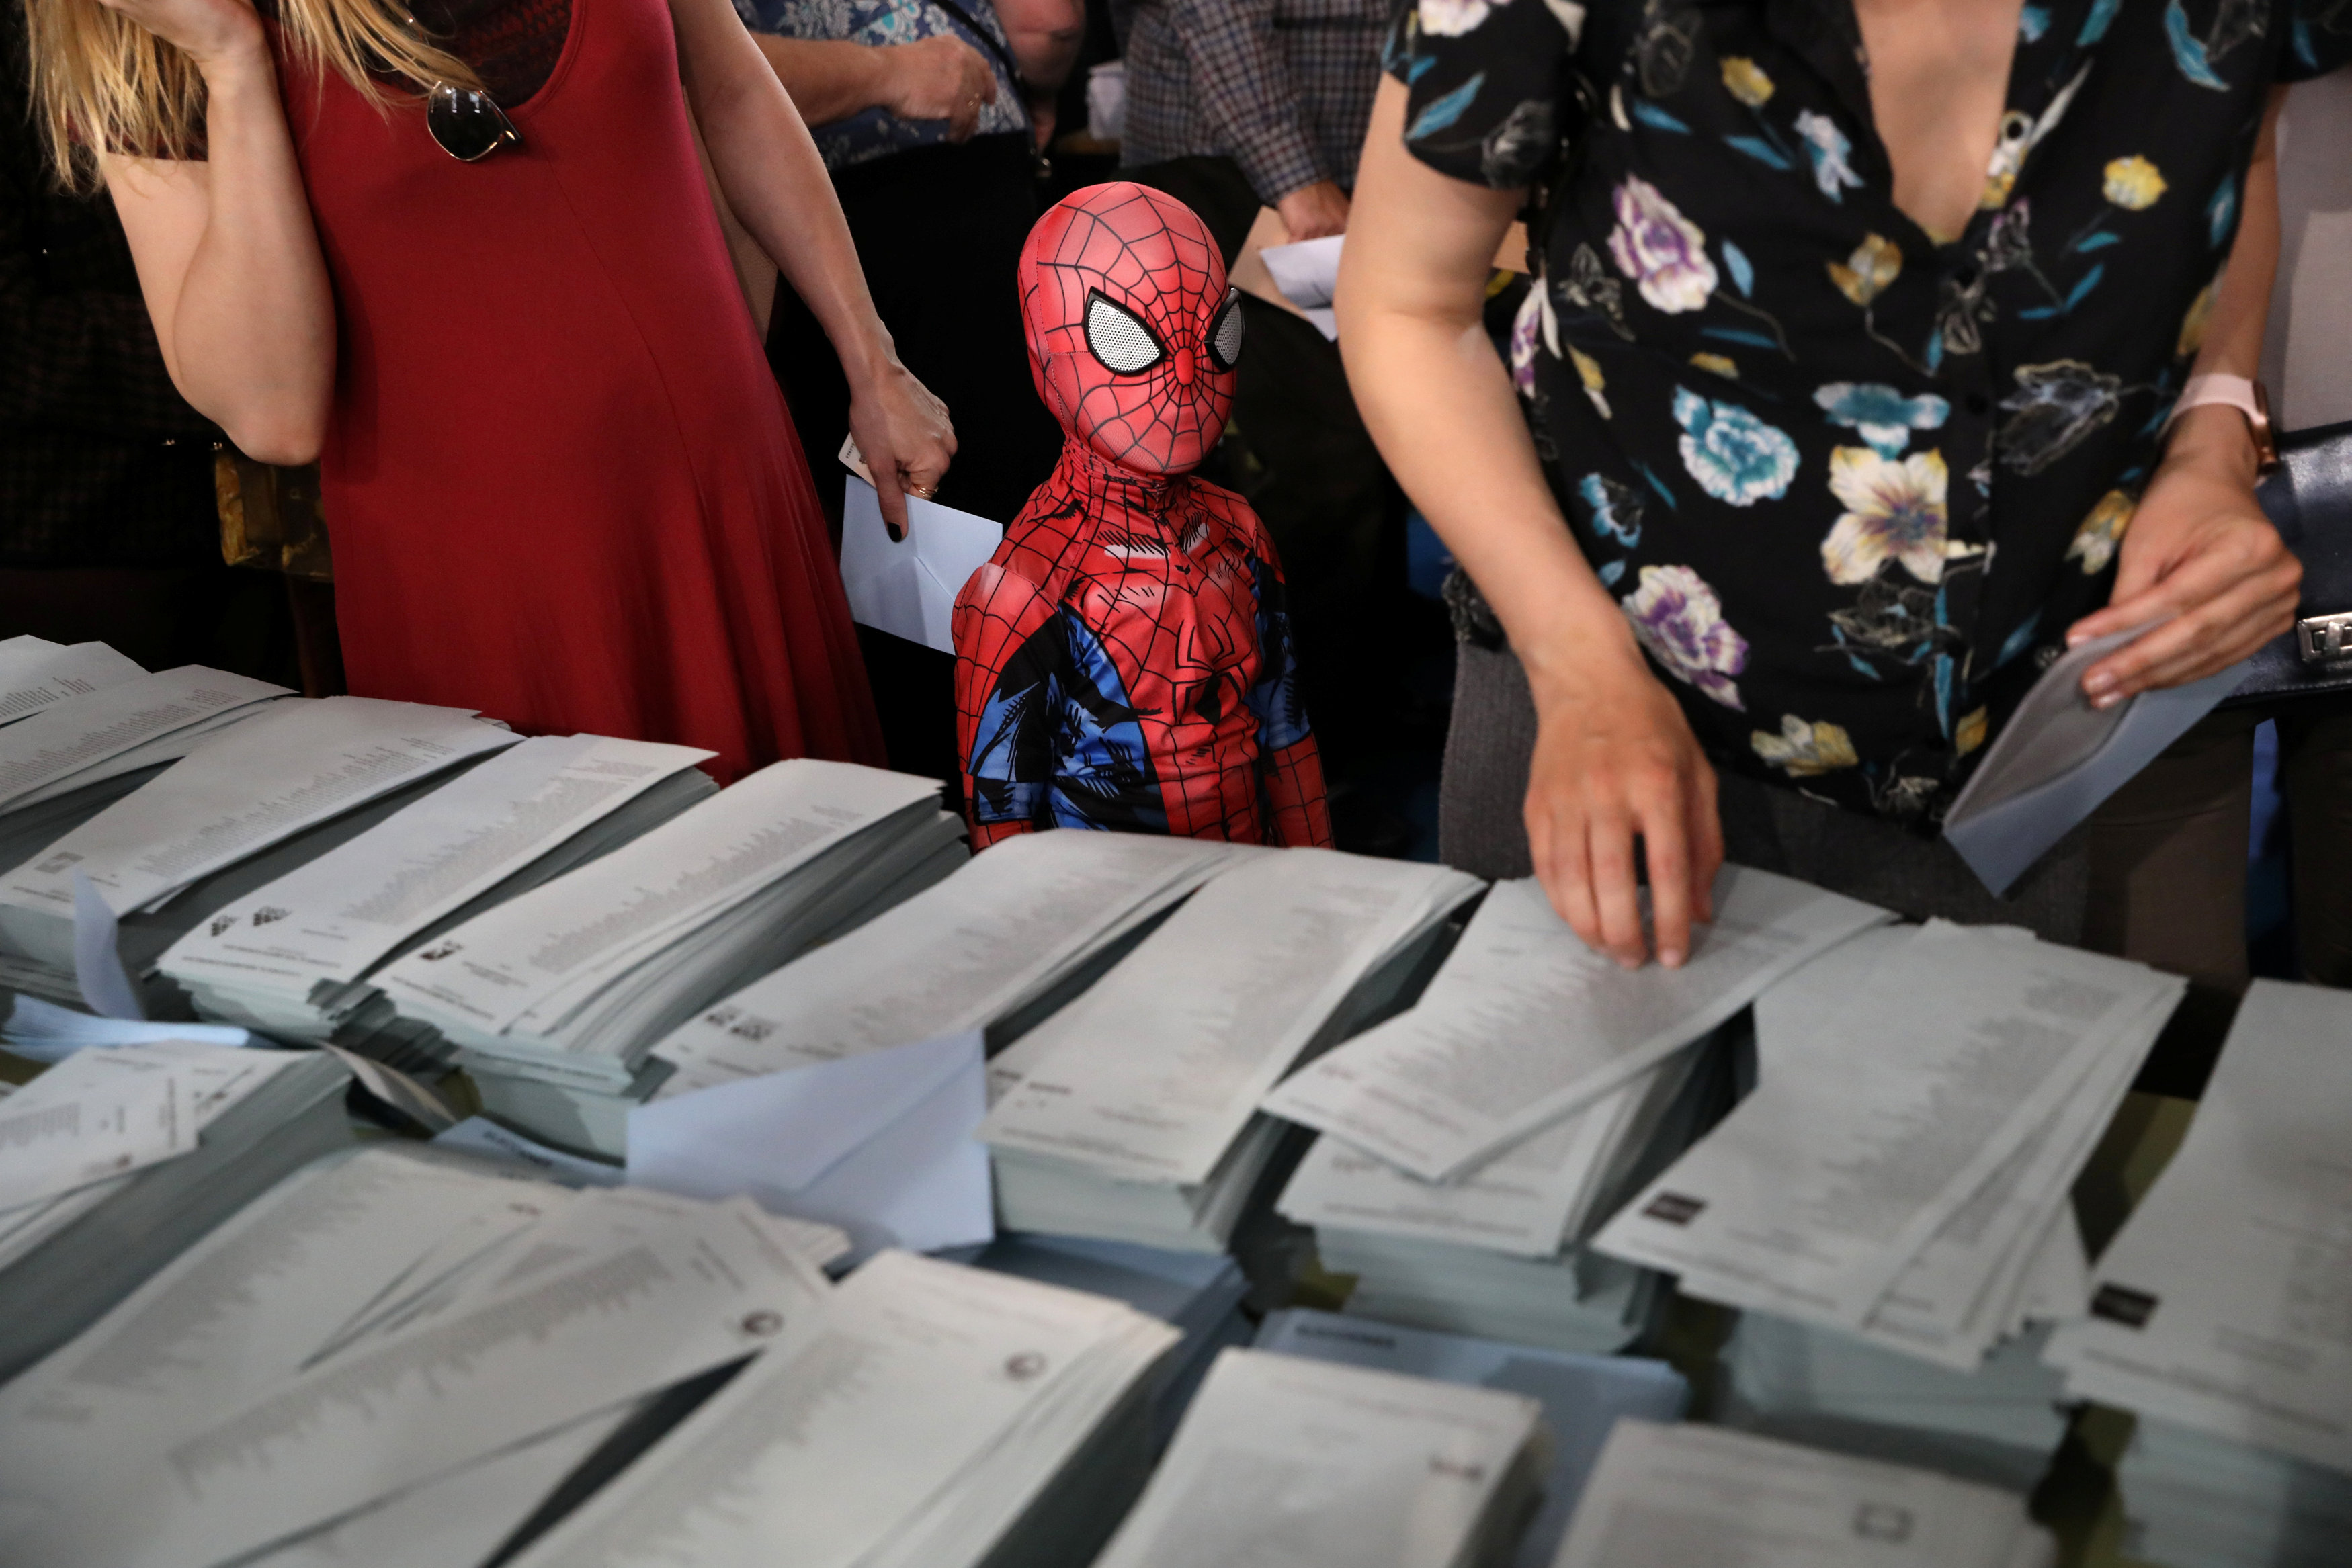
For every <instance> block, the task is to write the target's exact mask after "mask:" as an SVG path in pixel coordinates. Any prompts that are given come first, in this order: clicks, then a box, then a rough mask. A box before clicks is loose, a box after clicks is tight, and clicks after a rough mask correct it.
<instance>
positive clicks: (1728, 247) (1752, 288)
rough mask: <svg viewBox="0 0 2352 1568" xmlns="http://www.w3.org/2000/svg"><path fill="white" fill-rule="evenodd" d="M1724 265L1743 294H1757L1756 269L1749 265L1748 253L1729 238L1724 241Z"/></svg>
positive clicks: (1750, 295)
mask: <svg viewBox="0 0 2352 1568" xmlns="http://www.w3.org/2000/svg"><path fill="white" fill-rule="evenodd" d="M1723 266H1724V269H1725V270H1726V271H1727V272H1729V273H1730V274H1731V281H1732V283H1733V284H1734V285H1736V286H1737V287H1738V289H1739V292H1740V293H1741V294H1742V295H1744V296H1749V297H1752V296H1753V295H1754V294H1755V292H1756V269H1755V268H1754V267H1750V266H1749V265H1748V253H1747V252H1746V251H1744V250H1742V249H1740V248H1739V247H1738V246H1736V245H1734V244H1732V243H1731V242H1730V241H1729V240H1725V241H1724V242H1723Z"/></svg>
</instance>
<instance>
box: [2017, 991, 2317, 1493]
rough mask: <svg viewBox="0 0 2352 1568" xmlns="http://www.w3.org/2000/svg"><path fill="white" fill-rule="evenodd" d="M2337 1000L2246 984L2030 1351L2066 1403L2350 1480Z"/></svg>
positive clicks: (2313, 992) (2312, 994) (2315, 994)
mask: <svg viewBox="0 0 2352 1568" xmlns="http://www.w3.org/2000/svg"><path fill="white" fill-rule="evenodd" d="M2347 1041H2352V994H2347V993H2346V992H2344V991H2340V990H2334V989H2329V988H2324V987H2319V986H2299V985H2289V984H2286V983H2284V982H2281V981H2276V980H2257V981H2255V982H2254V984H2253V987H2252V989H2251V990H2249V991H2248V992H2247V993H2246V999H2245V1001H2244V1002H2243V1003H2242V1004H2241V1005H2240V1007H2239V1009H2238V1016H2237V1020H2236V1022H2235V1023H2233V1024H2232V1025H2231V1030H2230V1036H2229V1040H2228V1041H2227V1042H2226V1043H2225V1044H2224V1045H2223V1047H2222V1049H2221V1060H2220V1061H2219V1062H2218V1063H2216V1065H2215V1067H2214V1070H2213V1076H2212V1078H2211V1080H2210V1082H2208V1083H2207V1084H2206V1087H2205V1094H2204V1097H2203V1099H2202V1100H2201V1101H2200V1103H2199V1104H2198V1107H2197V1114H2196V1117H2195V1119H2194V1120H2192V1121H2191V1122H2190V1123H2189V1135H2188V1137H2187V1138H2186V1139H2184V1140H2183V1142H2182V1143H2181V1145H2180V1149H2179V1152H2178V1153H2177V1154H2175V1155H2173V1156H2172V1161H2171V1163H2170V1164H2169V1165H2168V1166H2166V1167H2165V1171H2164V1174H2163V1175H2162V1176H2159V1177H2158V1179H2157V1183H2156V1186H2155V1187H2154V1188H2153V1189H2152V1190H2151V1191H2150V1192H2149V1193H2148V1195H2147V1197H2146V1198H2145V1199H2143V1200H2142V1201H2141V1203H2140V1205H2139V1207H2137V1208H2136V1209H2134V1210H2133V1211H2132V1215H2131V1218H2129V1219H2128V1220H2126V1222H2125V1225H2124V1228H2123V1230H2122V1232H2121V1233H2120V1234H2119V1235H2117V1236H2116V1239H2115V1240H2114V1241H2113V1242H2112V1243H2110V1244H2109V1246H2108V1247H2107V1249H2106V1251H2105V1253H2104V1254H2103V1255H2102V1256H2101V1257H2100V1259H2099V1262H2098V1267H2097V1270H2096V1272H2095V1278H2094V1281H2093V1294H2092V1298H2091V1315H2090V1316H2089V1318H2087V1319H2086V1320H2084V1321H2082V1322H2074V1323H2070V1324H2067V1325H2065V1326H2064V1327H2063V1328H2061V1329H2060V1330H2059V1332H2058V1333H2057V1334H2056V1335H2054V1336H2053V1339H2052V1340H2051V1343H2050V1348H2049V1351H2048V1352H2047V1359H2048V1360H2049V1361H2050V1362H2051V1363H2052V1364H2054V1365H2057V1366H2061V1367H2063V1368H2064V1369H2065V1370H2066V1375H2067V1376H2066V1386H2067V1390H2068V1392H2069V1393H2070V1394H2073V1395H2074V1396H2076V1397H2079V1398H2089V1399H2095V1400H2097V1401H2099V1402H2100V1403H2102V1404H2106V1405H2115V1406H2122V1407H2123V1408H2125V1409H2128V1410H2137V1411H2139V1412H2141V1413H2143V1414H2146V1415H2148V1416H2158V1417H2159V1418H2161V1419H2164V1420H2168V1421H2173V1422H2178V1423H2179V1424H2180V1425H2181V1426H2184V1427H2194V1428H2196V1429H2197V1430H2199V1431H2200V1432H2204V1433H2207V1434H2210V1435H2211V1436H2214V1437H2221V1438H2226V1439H2229V1440H2231V1441H2232V1442H2236V1443H2242V1444H2245V1445H2249V1446H2251V1447H2253V1448H2266V1449H2269V1450H2272V1451H2273V1452H2274V1453H2278V1454H2284V1455H2290V1456H2293V1457H2294V1458H2300V1459H2304V1460H2306V1461H2308V1462H2310V1463H2312V1464H2315V1465H2320V1466H2325V1467H2326V1468H2328V1469H2335V1470H2339V1471H2346V1472H2352V1318H2347V1302H2352V1164H2347V1160H2346V1157H2345V1148H2346V1129H2347V1127H2352V1074H2347V1072H2346V1071H2345V1050H2346V1046H2347Z"/></svg>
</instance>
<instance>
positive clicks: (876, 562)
mask: <svg viewBox="0 0 2352 1568" xmlns="http://www.w3.org/2000/svg"><path fill="white" fill-rule="evenodd" d="M843 483H844V484H845V486H847V490H846V492H845V495H844V496H843V497H842V507H841V585H842V587H843V588H844V589H845V590H846V591H848V594H849V614H850V619H852V620H854V621H856V622H858V623H859V624H860V625H864V626H871V627H873V628H874V629H875V630H876V631H877V632H889V633H890V634H891V635H892V636H894V637H904V638H905V639H906V640H907V641H908V642H909V643H922V644H923V645H924V646H925V647H927V648H936V649H938V650H939V651H940V653H954V652H955V632H954V631H953V630H952V628H951V627H950V625H949V622H950V619H951V618H952V616H953V613H954V611H955V601H956V595H957V594H959V593H961V592H962V591H963V585H964V583H965V581H966V580H969V579H970V578H971V574H972V573H973V572H975V571H978V570H980V569H981V568H982V567H983V566H985V565H987V564H988V558H989V557H990V556H992V555H994V554H995V553H996V547H997V546H998V545H1000V544H1002V543H1003V541H1004V527H1003V524H1001V523H992V522H990V521H989V520H988V519H987V518H986V517H974V516H972V514H971V513H970V512H959V511H957V510H956V509H955V508H954V507H942V506H940V504H939V503H938V502H937V501H926V500H924V499H923V498H922V497H919V496H913V495H910V496H908V497H907V537H906V538H903V539H893V538H891V537H890V531H889V529H888V528H886V527H885V526H884V525H883V522H882V498H881V497H879V496H877V495H876V494H875V492H874V486H872V485H871V484H869V483H867V482H866V480H864V479H860V478H858V477H856V476H855V475H852V476H848V477H846V478H845V479H844V481H843Z"/></svg>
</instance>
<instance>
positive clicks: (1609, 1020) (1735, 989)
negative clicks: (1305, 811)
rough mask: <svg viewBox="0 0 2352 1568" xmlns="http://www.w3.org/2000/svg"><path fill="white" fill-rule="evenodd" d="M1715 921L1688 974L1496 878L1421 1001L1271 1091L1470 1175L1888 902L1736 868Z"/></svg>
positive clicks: (1427, 1171) (1331, 1122)
mask: <svg viewBox="0 0 2352 1568" xmlns="http://www.w3.org/2000/svg"><path fill="white" fill-rule="evenodd" d="M1715 913H1716V918H1715V923H1714V924H1713V925H1708V926H1706V927H1704V928H1703V935H1702V936H1700V937H1699V939H1698V941H1697V942H1696V944H1695V950H1694V951H1693V953H1692V954H1691V956H1690V960H1689V962H1687V963H1686V964H1685V965H1684V966H1683V967H1681V968H1679V969H1664V968H1657V967H1648V968H1643V969H1639V970H1633V971H1628V970H1625V969H1621V968H1620V967H1617V965H1616V964H1614V963H1612V961H1611V960H1609V959H1608V958H1606V957H1603V956H1601V955H1600V954H1597V953H1595V952H1593V951H1592V950H1591V949H1590V948H1588V947H1586V946H1584V944H1583V943H1582V942H1580V941H1579V940H1578V939H1577V936H1576V934H1575V933H1574V932H1572V931H1570V929H1569V927H1568V925H1567V923H1566V922H1565V921H1563V920H1561V919H1560V918H1559V915H1556V914H1554V913H1553V911H1552V908H1551V905H1550V904H1549V902H1548V901H1547V900H1546V899H1545V897H1544V894H1543V890H1542V888H1541V887H1539V886H1538V884H1537V883H1536V882H1535V881H1534V880H1533V879H1532V878H1528V879H1526V880H1523V881H1519V882H1513V883H1502V884H1501V885H1499V886H1497V887H1496V889H1495V891H1494V892H1493V893H1492V894H1490V895H1489V896H1488V897H1487V899H1486V903H1485V904H1481V905H1480V906H1479V909H1478V913H1477V915H1475V917H1474V918H1473V919H1472V920H1471V922H1470V926H1469V929H1468V930H1466V931H1465V932H1464V933H1463V936H1462V940H1461V942H1460V943H1459V944H1458V945H1457V946H1455V947H1454V952H1453V953H1452V955H1451V956H1449V957H1448V958H1447V959H1446V962H1445V967H1444V968H1443V969H1441V970H1440V971H1439V972H1438V974H1437V977H1436V978H1435V979H1433V980H1432V981H1431V982H1430V985H1429V988H1428V990H1427V991H1425V992H1424V993H1423V996H1422V998H1421V1000H1420V1002H1419V1003H1418V1004H1416V1005H1415V1006H1414V1007H1413V1008H1412V1010H1411V1011H1409V1012H1406V1013H1404V1014H1402V1015H1401V1016H1399V1017H1397V1018H1395V1019H1391V1020H1390V1021H1389V1022H1388V1023H1386V1024H1384V1025H1382V1026H1381V1028H1378V1029H1375V1030H1368V1031H1367V1032H1365V1033H1364V1034H1362V1035H1360V1036H1358V1037H1357V1038H1356V1039H1354V1040H1349V1042H1348V1043H1347V1044H1346V1045H1344V1046H1342V1047H1341V1048H1339V1050H1337V1051H1332V1052H1330V1053H1329V1054H1328V1055H1327V1056H1324V1057H1322V1058H1321V1059H1320V1060H1318V1061H1316V1062H1315V1063H1313V1064H1312V1065H1311V1066H1309V1067H1307V1068H1306V1069H1305V1070H1303V1071H1299V1072H1297V1073H1295V1074H1293V1075H1292V1076H1291V1077H1290V1078H1289V1079H1287V1080H1286V1081H1285V1082H1283V1084H1282V1086H1281V1087H1280V1088H1279V1089H1276V1091H1275V1092H1273V1093H1271V1094H1269V1095H1268V1096H1267V1097H1266V1099H1265V1109H1266V1110H1268V1111H1270V1112H1272V1113H1274V1114H1276V1115H1277V1116H1282V1117H1286V1118H1287V1119H1288V1120H1290V1121H1293V1122H1302V1123H1305V1124H1307V1125H1308V1126H1310V1127H1314V1128H1318V1129H1319V1130H1320V1131H1322V1132H1325V1133H1329V1134H1334V1135H1335V1136H1337V1137H1339V1138H1340V1139H1342V1140H1343V1141H1345V1142H1347V1143H1349V1144H1351V1145H1354V1146H1356V1147H1357V1148H1359V1149H1361V1150H1363V1151H1364V1152H1365V1153H1367V1154H1372V1155H1379V1156H1380V1157H1381V1159H1384V1160H1386V1161H1388V1162H1389V1163H1390V1164H1391V1165H1394V1166H1401V1167H1402V1168H1403V1169H1405V1170H1407V1171H1410V1172H1411V1173H1412V1174H1413V1175H1414V1176H1421V1177H1423V1179H1425V1180H1429V1181H1446V1180H1451V1179H1453V1178H1454V1177H1456V1176H1462V1175H1464V1174H1465V1173H1466V1172H1468V1171H1470V1170H1471V1169H1473V1168H1475V1166H1480V1165H1483V1164H1484V1163H1486V1161H1488V1160H1491V1159H1493V1158H1494V1157H1495V1156H1496V1155H1498V1154H1500V1153H1502V1152H1503V1151H1504V1150H1505V1149H1506V1148H1507V1147H1509V1146H1510V1145H1513V1144H1515V1143H1517V1142H1518V1141H1519V1140H1520V1139H1522V1138H1525V1137H1526V1136H1528V1134H1531V1133H1535V1132H1537V1131H1538V1130H1540V1129H1542V1128H1544V1127H1546V1126H1548V1125H1549V1124H1552V1123H1554V1122H1557V1121H1559V1120H1560V1119H1561V1118H1562V1117H1564V1116H1568V1115H1570V1114H1571V1113H1575V1112H1578V1111H1581V1110H1583V1109H1584V1108H1586V1107H1587V1106H1590V1105H1591V1104H1593V1103H1595V1102H1597V1101H1599V1100H1601V1098H1602V1097H1603V1096H1605V1095H1607V1094H1609V1093H1611V1092H1612V1091H1614V1090H1617V1089H1619V1088H1622V1086H1624V1085H1625V1084H1626V1083H1628V1082H1632V1081H1633V1079H1635V1078H1636V1077H1638V1076H1640V1075H1641V1074H1643V1073H1644V1072H1646V1071H1649V1070H1650V1069H1652V1068H1654V1067H1656V1066H1657V1065H1658V1064H1659V1063H1660V1062H1661V1061H1664V1060H1665V1059H1666V1058H1667V1057H1669V1056H1671V1055H1673V1054H1674V1053H1675V1051H1679V1050H1681V1049H1682V1048H1683V1047H1684V1046H1686V1045H1688V1044H1689V1043H1690V1042H1691V1041H1692V1040H1696V1039H1697V1038H1698V1037H1699V1036H1700V1035H1702V1034H1704V1033H1706V1031H1707V1030H1710V1029H1712V1028H1714V1027H1715V1026H1716V1025H1717V1024H1719V1023H1721V1022H1723V1021H1724V1020H1725V1019H1728V1018H1729V1017H1731V1015H1732V1014H1734V1013H1736V1012H1738V1011H1739V1009H1742V1008H1744V1007H1746V1006H1747V1005H1748V1002H1749V1001H1750V1000H1751V999H1752V998H1754V997H1755V996H1756V994H1757V993H1758V992H1759V991H1760V990H1762V989H1763V988H1765V987H1766V986H1768V985H1769V984H1771V983H1772V982H1773V981H1774V980H1777V979H1779V978H1780V977H1781V976H1783V975H1786V974H1788V973H1789V972H1790V970H1792V969H1794V968H1796V967H1798V966H1799V965H1801V964H1802V963H1804V962H1805V961H1806V960H1807V959H1809V958H1811V957H1813V956H1816V955H1818V954H1820V953H1822V951H1824V950H1825V949H1827V948H1829V947H1832V946H1835V945H1836V944H1837V943H1840V942H1843V941H1844V940H1845V939H1846V938H1847V937H1849V936H1853V934H1854V933H1855V932H1857V931H1861V930H1864V929H1865V928H1867V927H1869V926H1871V925H1877V924H1879V923H1880V922H1882V921H1885V920H1888V919H1891V918H1892V916H1890V915H1888V914H1887V913H1886V912H1885V910H1882V909H1877V908H1874V907H1873V906H1871V905H1870V904H1860V903H1857V902H1855V901H1854V900H1853V899H1851V898H1842V897H1840V896H1839V895H1838V894H1833V893H1827V892H1824V891H1822V889H1820V888H1816V887H1809V886H1807V885H1806V884H1805V883H1801V882H1792V881H1790V879H1789V878H1787V877H1781V876H1774V875H1772V874H1770V873H1767V872H1759V871H1751V870H1748V868H1746V867H1743V866H1726V867H1725V868H1724V870H1723V873H1722V876H1721V877H1720V878H1719V879H1718V880H1717V883H1716V887H1715Z"/></svg>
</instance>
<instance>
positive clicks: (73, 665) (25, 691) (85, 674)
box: [0, 633, 147, 724]
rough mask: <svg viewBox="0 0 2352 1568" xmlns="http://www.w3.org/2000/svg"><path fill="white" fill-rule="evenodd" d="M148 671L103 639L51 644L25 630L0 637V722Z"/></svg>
mask: <svg viewBox="0 0 2352 1568" xmlns="http://www.w3.org/2000/svg"><path fill="white" fill-rule="evenodd" d="M146 673H147V672H146V671H145V670H143V669H142V668H140V666H139V664H138V663H137V662H136V661H134V660H131V659H127V658H125V657H123V656H122V655H121V653H116V652H115V651H114V650H113V649H111V648H110V647H108V646H107V645H106V644H105V643H52V642H50V641H49V640H48V639H47V638H46V637H35V636H33V635H31V634H29V633H27V634H26V635H23V636H17V637H8V638H0V724H14V723H16V721H17V720H18V719H20V718H25V717H28V716H31V715H33V714H37V713H38V712H40V711H41V710H42V709H43V708H45V707H47V706H49V705H50V704H51V703H56V702H63V701H64V700H65V699H66V698H68V697H79V696H88V695H89V694H90V693H92V692H94V691H97V690H98V689H99V688H100V687H101V686H117V685H121V684H122V683H123V682H125V681H129V680H136V679H137V678H138V677H139V676H141V675H143V674H146Z"/></svg>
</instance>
